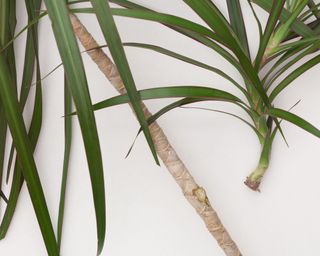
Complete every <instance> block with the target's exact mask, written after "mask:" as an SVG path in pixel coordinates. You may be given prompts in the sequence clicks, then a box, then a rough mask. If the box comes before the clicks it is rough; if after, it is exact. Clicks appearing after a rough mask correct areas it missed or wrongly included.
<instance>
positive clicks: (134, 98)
mask: <svg viewBox="0 0 320 256" xmlns="http://www.w3.org/2000/svg"><path fill="white" fill-rule="evenodd" d="M91 3H92V6H93V9H94V10H95V12H96V14H97V19H98V21H99V23H100V28H101V30H102V32H103V34H104V38H105V40H106V42H107V44H108V46H109V49H110V52H111V55H112V57H113V60H114V62H115V64H116V66H117V68H118V71H119V73H120V76H121V78H122V81H123V84H124V86H125V88H126V91H127V92H128V95H129V98H130V101H131V105H132V107H133V109H134V112H135V114H136V116H137V119H138V121H139V123H140V125H141V127H142V128H143V133H144V135H145V137H146V140H147V142H148V144H149V147H150V149H151V152H152V154H153V157H154V159H155V161H156V163H157V164H158V165H160V163H159V160H158V156H157V151H156V148H155V145H154V144H153V140H152V137H151V133H150V131H149V127H148V123H147V120H146V117H145V115H144V112H143V110H142V107H141V104H140V98H139V94H138V92H137V88H136V85H135V82H134V79H133V76H132V74H131V70H130V67H129V63H128V61H127V58H126V55H125V52H124V49H123V46H122V42H121V39H120V35H119V33H118V30H117V27H116V24H115V22H114V19H113V16H112V14H111V9H110V6H109V2H108V1H105V0H91Z"/></svg>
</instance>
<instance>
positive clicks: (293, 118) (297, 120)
mask: <svg viewBox="0 0 320 256" xmlns="http://www.w3.org/2000/svg"><path fill="white" fill-rule="evenodd" d="M269 114H270V115H271V116H274V117H278V118H281V119H283V120H286V121H288V122H290V123H293V124H295V125H296V126H298V127H300V128H302V129H303V130H305V131H307V132H309V133H311V134H313V135H314V136H316V137H318V138H320V130H318V129H317V128H316V127H315V126H313V125H312V124H310V123H309V122H307V121H306V120H304V119H302V118H301V117H299V116H297V115H295V114H292V113H290V112H288V111H285V110H282V109H278V108H270V109H269Z"/></svg>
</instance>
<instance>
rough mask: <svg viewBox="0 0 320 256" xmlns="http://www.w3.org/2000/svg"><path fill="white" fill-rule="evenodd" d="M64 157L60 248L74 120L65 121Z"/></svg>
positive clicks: (67, 101)
mask: <svg viewBox="0 0 320 256" xmlns="http://www.w3.org/2000/svg"><path fill="white" fill-rule="evenodd" d="M67 82H68V81H67V79H65V86H64V113H65V115H67V114H68V113H70V112H71V111H72V97H71V94H70V92H69V88H68V85H67ZM64 140H65V142H64V143H65V144H64V156H63V169H62V180H61V189H60V201H59V215H58V228H57V230H58V231H57V233H58V235H57V236H58V247H59V250H60V248H61V240H62V227H63V218H64V207H65V198H66V189H67V179H68V172H69V159H70V151H71V142H72V119H71V118H70V117H66V118H65V119H64Z"/></svg>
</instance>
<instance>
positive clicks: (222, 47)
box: [0, 0, 320, 255]
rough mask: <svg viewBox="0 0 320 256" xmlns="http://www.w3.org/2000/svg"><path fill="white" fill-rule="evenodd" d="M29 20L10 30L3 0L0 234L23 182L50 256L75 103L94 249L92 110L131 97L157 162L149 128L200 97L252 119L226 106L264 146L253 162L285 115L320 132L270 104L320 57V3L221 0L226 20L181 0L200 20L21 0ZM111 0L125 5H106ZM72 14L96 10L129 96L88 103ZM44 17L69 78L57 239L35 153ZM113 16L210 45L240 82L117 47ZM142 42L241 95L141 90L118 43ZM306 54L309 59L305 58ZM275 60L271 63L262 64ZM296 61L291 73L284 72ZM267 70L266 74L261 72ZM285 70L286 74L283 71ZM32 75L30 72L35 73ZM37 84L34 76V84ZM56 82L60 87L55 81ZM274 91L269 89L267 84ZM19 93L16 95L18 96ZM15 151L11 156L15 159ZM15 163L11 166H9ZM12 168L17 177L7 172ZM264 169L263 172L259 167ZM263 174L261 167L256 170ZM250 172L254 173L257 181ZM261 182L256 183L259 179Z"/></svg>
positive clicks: (207, 5) (100, 190) (99, 176)
mask: <svg viewBox="0 0 320 256" xmlns="http://www.w3.org/2000/svg"><path fill="white" fill-rule="evenodd" d="M25 2H26V11H27V14H28V24H26V26H25V27H24V29H23V30H22V31H19V32H18V33H16V32H15V24H16V15H15V11H16V1H8V0H0V46H1V50H0V90H1V94H0V196H1V197H2V198H3V199H6V196H5V195H4V194H3V193H2V189H1V188H2V183H3V182H2V180H3V178H4V177H5V175H6V180H7V181H8V180H9V177H11V176H10V175H12V183H11V190H10V194H9V197H8V201H7V204H6V208H5V212H4V216H3V218H2V220H1V224H0V238H4V236H5V235H6V233H7V230H8V228H9V226H10V223H11V220H12V218H13V214H14V211H15V208H16V205H17V201H18V197H19V194H20V190H21V186H22V184H23V182H24V180H26V181H27V186H28V191H29V194H30V197H31V199H32V202H33V206H34V210H35V213H36V216H37V219H38V222H39V226H40V229H41V231H42V235H43V239H44V242H45V245H46V248H47V251H48V255H59V250H60V245H61V239H62V227H63V216H64V208H65V197H66V191H67V184H68V183H67V177H68V166H69V165H68V163H69V156H70V150H71V143H72V140H71V139H72V125H71V118H70V117H69V116H68V113H71V111H72V102H73V103H74V106H75V112H74V114H75V113H76V114H77V118H78V120H79V123H80V127H81V132H82V137H83V141H84V145H85V151H86V157H87V162H88V167H89V173H90V179H91V186H92V194H93V199H94V207H95V214H96V224H97V244H98V245H97V252H98V254H99V253H101V251H102V249H103V244H104V240H105V233H106V230H105V228H106V216H105V211H106V210H105V207H106V205H105V187H104V175H103V172H104V170H103V165H102V156H101V151H100V142H99V137H98V133H97V128H96V121H95V118H94V113H93V112H94V111H95V110H98V109H103V108H106V107H111V106H114V105H119V104H128V103H130V104H131V105H132V106H133V108H134V111H135V114H136V116H137V118H138V121H139V123H140V125H141V130H140V131H143V133H144V135H145V137H146V139H147V141H148V144H149V147H150V149H151V152H152V154H153V156H154V158H155V160H156V162H158V160H157V155H156V152H155V147H154V145H153V141H152V138H151V135H150V132H149V128H148V125H149V124H151V123H152V122H154V121H155V120H157V119H158V118H159V117H161V116H163V115H164V114H165V113H167V112H168V111H171V110H173V109H175V108H178V107H182V106H187V105H189V104H194V103H196V102H202V101H211V100H214V101H225V102H229V103H232V104H235V105H237V106H239V107H240V108H241V109H242V110H244V111H245V113H246V114H247V115H248V116H249V120H250V121H247V120H246V119H244V118H242V117H240V116H237V115H235V114H232V113H228V112H225V111H219V112H221V113H224V114H229V115H232V116H234V117H236V118H238V119H239V120H241V121H243V122H245V123H246V124H247V125H248V126H249V127H250V128H252V129H253V131H254V132H255V134H256V135H257V137H258V139H259V141H260V143H261V157H260V161H259V163H258V166H261V165H263V166H265V167H267V166H268V163H269V157H270V151H271V148H272V142H273V138H274V136H275V135H276V134H277V133H278V132H279V131H280V132H281V133H282V136H283V132H282V129H281V126H280V125H281V120H286V121H288V122H291V123H292V124H294V125H296V126H298V127H300V128H302V129H304V130H305V131H307V132H309V133H311V134H313V135H315V136H317V137H320V131H319V130H318V129H317V128H316V127H314V126H313V125H312V124H310V123H308V122H307V121H305V120H304V119H303V118H301V117H299V116H297V115H295V114H293V113H291V112H289V111H286V110H283V109H279V108H277V107H276V106H274V104H275V103H274V100H275V98H276V97H277V95H279V94H280V93H284V92H285V89H286V88H287V87H288V86H290V85H291V84H292V82H293V81H294V80H295V79H297V78H298V77H299V76H301V75H303V74H304V73H305V72H307V71H308V70H310V69H311V68H312V67H314V66H315V65H317V64H318V63H319V61H320V56H319V54H318V53H319V45H320V35H319V34H320V26H319V24H320V13H319V4H318V3H315V2H314V1H309V0H281V1H280V0H279V1H276V0H274V1H270V0H251V1H249V0H248V2H245V1H239V0H226V4H227V7H228V15H227V17H225V16H224V15H223V13H222V12H221V11H220V10H219V8H218V7H217V5H216V4H215V1H213V0H184V1H183V2H184V3H185V4H186V6H188V7H189V8H190V10H192V11H193V12H194V13H195V14H196V15H198V17H199V18H200V19H201V20H202V21H203V22H204V23H205V24H206V25H202V24H199V23H197V22H193V21H191V20H187V19H185V18H182V17H180V16H179V13H176V14H175V15H172V14H166V13H161V12H157V11H155V10H152V9H150V8H147V7H144V6H142V5H139V4H137V3H133V2H131V1H127V0H112V1H105V0H104V1H102V0H91V1H86V0H80V1H79V0H69V1H65V0H45V1H44V2H45V4H46V8H47V10H46V11H45V12H39V11H38V10H40V7H41V0H26V1H25ZM84 2H88V3H90V4H91V5H92V8H91V7H85V8H81V7H79V6H78V5H75V4H79V3H80V4H81V3H84ZM110 3H113V4H115V5H118V6H119V7H121V8H110ZM240 3H241V4H249V5H250V8H251V10H252V11H253V14H254V16H255V18H256V21H257V26H258V29H259V31H260V35H259V38H258V39H259V40H260V41H259V49H258V52H257V54H256V56H252V52H250V50H251V49H250V45H249V43H248V38H247V30H246V26H245V22H244V18H243V14H242V9H241V6H240ZM257 6H259V7H260V8H262V9H264V10H265V11H266V12H267V15H268V20H267V23H266V25H265V26H264V27H263V26H262V25H261V21H260V17H258V15H257V13H256V12H255V8H257ZM69 12H73V13H90V14H92V15H96V17H97V19H98V22H99V26H100V29H101V31H102V33H103V35H104V37H105V41H106V43H107V44H108V47H109V48H110V52H111V54H112V57H113V59H114V61H115V63H116V65H117V68H118V70H119V73H120V75H121V78H122V80H123V82H124V85H125V87H126V90H127V92H128V93H127V94H126V95H122V96H116V97H112V98H109V99H106V100H104V101H102V102H98V103H96V104H93V103H92V102H91V98H90V93H89V85H88V83H87V78H86V74H85V71H84V66H83V63H82V58H81V53H80V51H79V47H78V44H77V41H76V38H75V36H74V34H73V30H72V26H71V23H70V20H69ZM46 15H48V16H49V18H50V20H51V22H52V25H53V33H54V35H55V40H56V43H57V45H58V49H59V52H60V56H61V59H62V64H63V67H64V71H65V74H66V80H65V115H66V116H67V117H66V118H65V155H64V162H63V170H62V182H61V193H60V205H59V218H58V224H57V230H58V232H57V234H58V235H57V238H56V237H55V234H54V231H53V225H52V222H51V219H50V215H49V212H48V209H47V205H46V200H45V197H44V194H43V190H42V186H41V182H40V179H39V176H38V170H37V167H36V164H35V162H34V159H33V152H34V150H35V148H36V144H37V141H38V137H39V134H40V131H41V121H42V104H43V102H42V92H41V80H42V78H41V75H40V68H41V63H39V59H38V31H37V24H38V22H39V21H40V20H41V18H42V17H44V16H46ZM113 16H122V17H128V18H132V19H140V20H144V21H146V22H157V23H160V24H162V25H164V26H166V27H167V28H170V29H172V30H173V31H175V32H177V33H179V34H181V35H184V36H186V37H188V38H191V39H193V40H194V42H195V43H197V44H199V43H200V44H202V45H203V46H205V47H207V49H208V51H215V52H217V53H218V54H220V55H221V56H222V57H223V58H224V59H225V60H227V61H228V62H229V63H230V65H232V66H233V67H234V68H235V69H236V70H237V71H238V73H239V77H241V78H242V80H243V81H244V82H243V84H241V83H239V82H236V81H235V80H234V79H233V78H232V77H231V76H230V75H229V74H227V72H225V71H223V70H221V69H220V68H218V67H214V66H211V65H208V64H206V63H203V62H201V61H199V60H197V59H193V58H190V57H188V56H185V55H184V54H182V53H178V52H175V51H172V50H170V49H166V48H164V47H160V46H157V45H150V44H146V43H132V42H130V43H123V44H122V42H121V39H120V35H119V33H118V31H117V28H116V24H115V22H114V18H113ZM23 31H27V39H26V44H25V56H24V69H23V74H22V83H21V91H20V93H19V94H18V93H17V87H18V86H17V74H16V68H15V66H16V58H15V54H14V46H13V43H14V40H15V39H16V38H17V37H18V36H19V35H20V34H21V33H22V32H23ZM123 46H125V47H139V48H141V49H147V50H152V51H155V52H157V53H159V54H163V55H165V56H168V57H170V58H175V59H178V60H181V61H183V62H186V63H189V64H191V65H194V66H197V67H198V68H203V69H205V70H208V71H210V72H214V73H216V74H218V75H220V76H221V77H223V78H225V79H226V80H227V81H229V82H231V83H232V84H233V85H234V86H236V88H237V89H239V90H240V91H241V93H242V95H243V99H242V98H239V97H236V96H234V95H232V94H231V93H228V92H226V91H223V90H220V89H218V87H217V88H210V87H208V86H207V87H204V86H194V85H193V86H175V85H174V86H167V87H160V88H150V89H146V90H142V91H138V90H137V88H136V84H135V82H134V77H133V75H132V73H131V71H130V67H129V64H128V61H127V58H126V55H125V51H124V49H123ZM310 56H311V57H310ZM270 62H273V63H272V65H266V64H268V63H270ZM293 65H295V66H296V67H295V69H294V70H290V69H291V67H292V66H293ZM262 69H263V72H261V71H262ZM288 70H290V72H289V74H288V75H287V76H286V77H282V75H283V74H284V73H285V72H287V71H288ZM34 77H35V78H34ZM34 80H35V81H34ZM34 82H35V83H36V90H35V91H36V94H35V100H34V108H33V113H32V122H31V126H30V128H29V129H28V130H27V129H26V126H25V123H24V120H23V116H22V112H23V110H24V107H25V104H26V102H27V100H28V99H29V96H30V86H31V85H32V84H33V83H34ZM61 84H62V83H61ZM271 88H273V89H271ZM17 95H20V97H19V98H18V96H17ZM161 98H179V99H178V100H177V101H175V102H173V103H171V104H169V105H168V106H164V107H163V108H162V109H161V110H159V111H158V112H157V113H155V114H154V115H153V116H151V117H149V118H146V117H145V116H144V114H143V111H142V109H141V105H140V102H141V100H150V99H161ZM8 127H9V130H10V134H11V136H12V138H13V144H12V146H11V148H10V150H9V153H8V155H9V164H8V165H7V166H3V165H4V156H5V154H6V152H5V151H6V150H5V145H6V142H7V135H8ZM15 151H16V153H17V157H15V156H14V152H15ZM12 167H13V168H12ZM11 169H13V170H12V171H13V173H12V174H11ZM259 171H261V170H259ZM259 175H260V173H259ZM255 176H256V175H250V177H255ZM260 179H261V177H259V180H252V181H253V182H259V183H260V181H261V180H260Z"/></svg>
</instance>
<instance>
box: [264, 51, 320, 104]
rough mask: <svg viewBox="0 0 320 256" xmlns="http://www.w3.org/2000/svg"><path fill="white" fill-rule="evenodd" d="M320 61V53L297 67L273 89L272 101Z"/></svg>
mask: <svg viewBox="0 0 320 256" xmlns="http://www.w3.org/2000/svg"><path fill="white" fill-rule="evenodd" d="M319 62H320V55H318V56H316V57H314V58H312V59H311V60H309V61H308V62H306V63H304V64H303V65H301V66H300V67H298V68H297V69H295V70H294V71H293V72H291V73H290V74H289V75H288V76H286V78H285V79H284V80H283V81H282V82H281V83H280V84H278V85H277V86H276V87H275V88H274V89H273V91H272V92H271V94H270V101H271V102H272V101H273V100H274V99H275V98H276V96H277V95H278V94H279V93H280V92H282V91H283V90H284V89H285V88H286V87H287V86H288V85H290V84H291V82H292V81H294V80H295V79H296V78H298V77H299V76H301V75H302V74H303V73H305V72H306V71H307V70H309V69H311V68H312V67H314V66H315V65H317V64H318V63H319Z"/></svg>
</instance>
